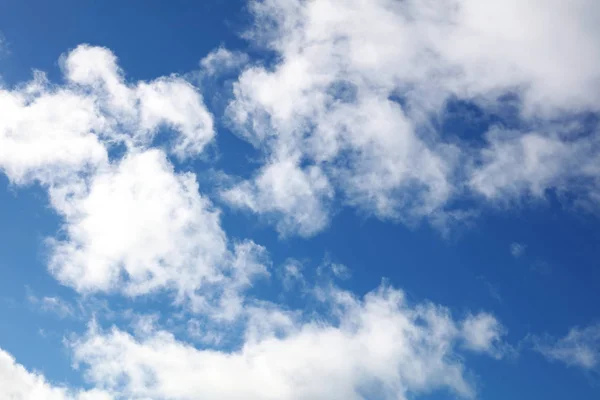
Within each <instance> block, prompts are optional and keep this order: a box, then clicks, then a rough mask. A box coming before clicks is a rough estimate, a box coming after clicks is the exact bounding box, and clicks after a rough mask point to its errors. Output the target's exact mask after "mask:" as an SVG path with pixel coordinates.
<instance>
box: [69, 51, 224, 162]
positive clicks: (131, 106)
mask: <svg viewBox="0 0 600 400" xmlns="http://www.w3.org/2000/svg"><path fill="white" fill-rule="evenodd" d="M62 64H63V68H64V70H65V75H66V77H67V79H68V80H69V81H70V82H72V83H74V84H75V85H81V86H83V87H87V88H91V89H92V93H94V94H95V95H96V96H98V97H99V99H100V100H102V105H103V111H104V112H105V113H107V114H108V115H110V116H111V117H112V118H114V119H115V120H116V121H114V122H116V123H117V124H118V125H119V126H120V127H121V129H124V130H125V132H122V131H117V132H115V133H113V134H112V135H111V136H112V137H113V138H115V139H117V140H122V141H124V142H125V143H127V144H128V145H129V146H136V145H144V146H145V145H148V144H150V143H151V141H152V139H153V137H154V135H155V134H156V132H157V130H158V128H160V127H161V126H167V127H172V128H174V129H175V130H177V131H178V132H179V135H178V136H177V137H176V138H175V140H174V141H173V142H172V143H171V147H170V149H171V151H172V152H173V153H174V154H175V155H176V156H178V157H180V158H186V157H194V156H197V155H198V154H199V153H200V152H201V151H202V149H203V148H204V146H205V145H206V144H207V143H208V142H210V140H211V139H212V138H213V136H214V128H213V120H212V116H211V114H210V113H209V112H208V110H207V109H206V107H205V106H204V103H203V100H202V96H201V95H200V93H198V91H196V89H195V88H194V87H193V86H191V85H190V84H189V83H188V82H186V81H185V80H183V79H182V78H179V77H177V76H170V77H163V78H159V79H156V80H154V81H151V82H139V83H138V84H137V85H128V84H127V83H126V82H125V79H124V76H123V72H122V71H121V69H120V68H119V67H118V65H117V59H116V57H115V56H114V55H113V54H112V53H111V52H110V50H108V49H105V48H101V47H90V46H85V45H81V46H79V47H77V48H76V49H75V50H73V51H72V52H71V53H69V54H68V55H67V56H65V57H63V62H62Z"/></svg>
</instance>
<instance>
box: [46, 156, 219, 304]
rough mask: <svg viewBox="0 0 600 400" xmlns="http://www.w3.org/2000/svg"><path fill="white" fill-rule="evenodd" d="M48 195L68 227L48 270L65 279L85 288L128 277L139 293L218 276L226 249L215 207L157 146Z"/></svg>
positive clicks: (184, 287) (131, 289) (188, 286)
mask: <svg viewBox="0 0 600 400" xmlns="http://www.w3.org/2000/svg"><path fill="white" fill-rule="evenodd" d="M50 196H51V202H52V205H53V207H54V208H55V209H56V210H57V211H58V212H59V213H60V214H62V215H64V217H65V221H66V225H65V227H64V229H65V232H66V233H67V240H65V241H56V242H55V243H53V245H52V248H53V251H52V257H51V266H50V268H51V270H52V272H53V273H54V274H55V276H56V277H57V278H58V279H59V280H60V281H61V282H63V283H65V284H69V285H71V286H74V287H75V288H77V289H78V290H81V291H87V290H110V289H111V288H113V287H115V286H117V285H120V284H122V282H126V283H124V289H125V290H126V291H127V292H128V293H129V294H132V295H136V294H143V293H148V292H151V291H153V290H155V289H156V288H160V287H163V286H170V285H175V286H176V288H177V289H178V290H179V291H180V292H182V293H186V292H188V291H190V290H193V289H194V288H195V287H197V286H198V285H199V284H200V283H201V282H202V281H203V280H207V281H209V282H210V281H213V280H215V279H217V276H215V275H214V269H213V266H214V265H216V264H218V263H219V262H220V260H221V259H222V258H223V257H224V256H225V253H226V238H225V233H224V232H223V231H222V229H221V227H220V224H219V213H218V212H217V211H216V210H213V209H212V206H211V204H210V202H209V201H208V200H207V199H205V198H203V197H202V196H201V195H200V194H199V193H198V184H197V182H196V180H195V176H193V175H192V174H176V173H175V172H174V171H173V167H172V166H171V165H170V164H169V163H168V161H167V159H166V157H165V155H164V153H162V152H161V151H158V150H149V151H145V152H142V153H137V154H129V155H127V156H126V157H125V158H124V159H123V160H121V161H120V162H119V163H118V164H116V165H110V166H109V167H108V168H106V169H105V170H102V171H99V172H98V173H97V174H95V175H94V176H92V177H91V179H90V182H89V183H88V182H85V181H81V180H74V181H73V182H68V183H67V184H64V185H60V186H56V187H52V188H51V190H50ZM175 282H177V283H175Z"/></svg>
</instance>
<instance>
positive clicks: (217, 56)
mask: <svg viewBox="0 0 600 400" xmlns="http://www.w3.org/2000/svg"><path fill="white" fill-rule="evenodd" d="M248 61H249V57H248V55H247V54H245V53H241V52H239V51H230V50H227V49H226V48H224V47H219V48H218V49H216V50H213V51H211V52H210V53H208V55H206V56H205V57H204V58H203V59H202V60H200V66H201V67H202V70H203V71H204V72H205V73H207V74H208V75H215V74H220V73H223V72H228V71H231V70H235V69H238V68H241V67H243V66H244V64H247V63H248Z"/></svg>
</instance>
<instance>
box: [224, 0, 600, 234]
mask: <svg viewBox="0 0 600 400" xmlns="http://www.w3.org/2000/svg"><path fill="white" fill-rule="evenodd" d="M250 9H251V10H252V12H253V15H254V17H255V25H254V27H253V29H251V30H250V31H249V32H248V33H247V35H246V37H247V38H249V39H250V40H252V41H253V42H254V43H257V44H259V45H262V46H264V47H266V48H267V49H269V50H271V51H273V52H274V53H275V54H276V56H277V58H276V61H275V63H274V64H273V65H268V66H265V67H261V66H258V65H253V66H250V67H248V68H246V70H245V71H244V72H243V73H242V74H241V75H240V77H239V79H238V81H237V83H236V84H235V87H234V99H233V101H232V102H231V103H230V105H229V107H228V117H229V119H230V121H231V123H232V125H233V126H234V127H235V129H236V130H237V132H238V133H239V135H240V136H241V137H243V138H245V139H246V140H248V141H249V142H250V143H252V144H253V145H254V146H256V147H257V148H259V149H260V150H262V151H263V152H264V154H265V160H266V162H265V165H264V166H263V167H262V168H261V169H260V170H259V171H258V172H257V173H256V175H255V177H254V178H252V179H251V180H250V181H247V182H243V183H241V184H239V185H236V186H234V187H233V188H231V189H230V190H226V192H225V193H226V196H225V198H226V199H227V200H228V201H230V202H231V203H232V204H233V205H235V206H243V207H245V208H247V209H248V210H251V211H252V212H255V213H258V214H263V215H267V216H268V217H269V218H270V219H271V220H273V223H274V224H276V225H277V227H278V229H279V230H280V231H282V230H283V231H285V232H288V233H296V234H300V235H303V236H310V235H313V234H315V233H316V232H318V231H320V230H322V229H324V227H325V226H327V223H326V221H327V220H328V218H329V217H330V214H331V210H330V207H328V205H329V204H330V203H331V201H332V198H334V196H335V198H339V199H341V200H342V201H343V202H344V203H346V204H348V205H351V206H354V207H357V208H358V209H360V210H363V211H366V212H368V213H372V214H374V215H376V216H378V217H380V218H393V219H400V220H402V221H404V222H407V223H414V222H415V221H419V220H421V219H423V218H426V219H430V220H431V221H432V222H433V223H434V225H436V224H437V222H439V221H446V222H448V221H450V220H452V218H444V217H443V215H445V214H447V215H463V213H460V212H459V213H457V212H456V210H452V209H451V208H452V206H451V203H452V200H454V199H455V198H457V197H459V196H461V195H463V194H465V193H469V192H473V193H476V194H480V195H482V197H483V198H486V199H488V200H492V201H498V200H502V201H505V200H506V199H507V198H509V199H510V198H515V197H517V198H518V197H520V196H537V197H541V196H543V195H544V192H545V190H546V189H553V188H558V189H559V190H564V191H575V192H577V193H578V194H579V193H582V198H583V201H584V202H585V203H587V204H589V203H592V204H595V203H597V198H598V195H597V193H598V190H597V188H598V179H597V177H598V170H597V168H595V166H594V165H595V164H597V163H595V160H597V159H598V155H599V153H598V150H597V149H598V146H597V145H596V143H597V139H596V137H597V133H596V132H594V133H593V134H592V136H591V137H581V131H580V130H579V131H578V128H576V129H574V131H576V132H579V136H577V134H573V133H571V134H570V135H569V134H565V133H564V132H563V133H558V132H556V131H557V130H558V129H557V128H556V127H555V126H553V125H554V122H555V121H558V120H562V119H563V118H564V117H565V116H577V115H580V114H579V113H581V112H597V111H599V110H598V104H600V102H599V101H598V100H600V98H598V93H600V91H599V90H598V89H599V88H600V68H599V67H598V65H600V63H599V61H600V50H598V49H599V48H600V43H599V41H598V38H599V37H600V35H599V34H598V33H599V32H598V27H597V24H594V23H593V22H592V21H593V20H594V18H597V17H598V16H600V7H599V6H598V5H597V2H595V1H593V0H577V1H576V2H575V3H573V4H569V5H568V6H567V5H565V4H563V3H562V2H560V1H552V2H551V4H548V3H547V2H545V1H541V0H536V1H530V2H527V3H523V2H520V1H512V0H511V1H504V2H501V3H497V2H489V1H483V2H482V1H474V0H444V1H441V2H440V1H435V2H433V1H412V0H411V1H402V2H397V1H393V0H376V1H366V0H354V1H342V0H326V1H318V2H315V1H299V0H297V1H282V0H264V1H251V2H250ZM574 66H575V67H574ZM510 97H512V98H516V99H517V100H515V101H514V102H513V103H514V106H515V107H516V108H517V114H518V115H519V118H520V119H522V120H523V121H525V122H527V123H524V125H527V124H529V123H530V122H532V121H537V123H538V125H540V130H539V131H535V132H531V131H523V132H521V131H519V130H517V131H515V132H509V131H507V130H506V129H504V128H502V127H496V128H493V129H492V130H490V132H489V133H487V135H486V136H485V137H486V138H487V141H488V143H487V144H485V145H483V147H481V148H477V147H476V146H475V148H473V146H472V145H471V144H469V143H466V142H464V141H463V140H461V139H460V138H456V137H448V134H447V133H446V132H440V131H439V130H438V129H437V128H436V125H435V121H436V120H439V119H440V118H443V115H444V109H445V107H446V104H447V103H448V102H449V101H452V100H456V99H458V100H461V101H465V102H467V103H471V104H474V105H476V106H477V107H480V108H482V109H483V110H484V112H500V111H499V110H501V109H502V107H503V102H505V101H506V99H508V98H510ZM432 121H433V123H432ZM540 121H541V124H540ZM529 125H531V124H529ZM483 133H484V132H481V134H483ZM459 136H460V135H459ZM590 144H591V146H590ZM582 159H588V160H590V161H589V162H585V163H580V164H578V165H575V164H576V162H577V161H578V160H582ZM290 165H294V172H293V175H294V176H298V177H300V176H301V174H302V173H303V174H304V175H305V176H306V175H307V174H309V173H310V172H311V171H312V172H313V173H314V171H319V174H320V175H321V176H322V178H321V179H318V180H316V181H315V180H310V179H303V182H304V183H303V186H302V189H301V190H297V188H296V186H295V185H292V184H289V185H286V186H284V185H282V184H281V181H280V180H278V179H268V178H267V177H275V176H285V175H286V172H287V171H289V170H290ZM573 166H575V168H571V167H573ZM293 181H297V179H293ZM323 182H327V187H328V188H330V189H328V190H327V191H324V189H323V188H324V186H323ZM282 191H284V192H285V194H284V193H282ZM319 193H321V195H320V196H319V195H316V194H319ZM307 194H310V196H308V197H307ZM323 194H326V195H323ZM283 199H285V202H284V201H283ZM294 199H295V200H294ZM297 204H303V205H304V204H310V206H303V207H299V206H297ZM468 214H469V213H467V214H464V215H468ZM308 215H312V217H309V216H308ZM274 217H275V218H274Z"/></svg>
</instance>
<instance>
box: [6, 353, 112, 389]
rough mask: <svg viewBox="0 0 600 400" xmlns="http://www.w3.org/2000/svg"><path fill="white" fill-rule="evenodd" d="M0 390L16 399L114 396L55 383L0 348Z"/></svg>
mask: <svg viewBox="0 0 600 400" xmlns="http://www.w3.org/2000/svg"><path fill="white" fill-rule="evenodd" d="M0 388H1V389H0V390H1V391H2V396H3V398H6V399H15V400H29V399H31V400H33V399H43V400H112V399H113V397H112V396H111V395H109V394H108V393H106V392H103V391H101V390H98V389H94V390H90V391H83V390H79V391H77V390H70V389H67V388H66V387H64V386H60V385H53V384H51V383H50V382H48V381H47V380H46V379H45V378H44V376H43V375H41V374H39V373H36V372H30V371H28V370H27V369H25V367H23V366H22V365H20V364H18V363H17V362H16V361H15V359H14V357H13V356H12V355H10V354H9V353H7V352H5V351H4V350H2V349H0Z"/></svg>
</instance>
